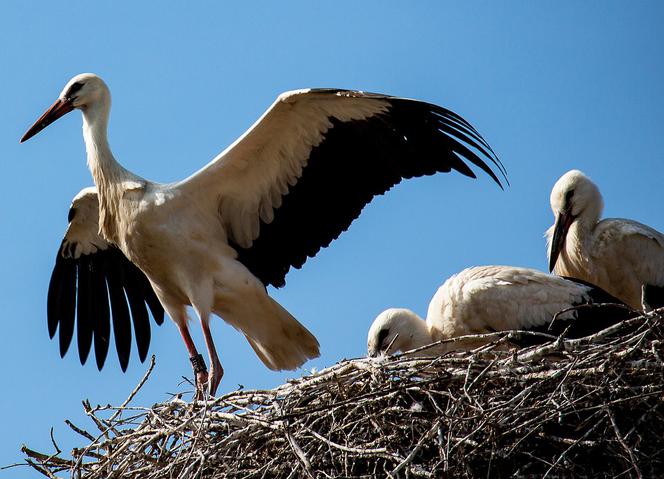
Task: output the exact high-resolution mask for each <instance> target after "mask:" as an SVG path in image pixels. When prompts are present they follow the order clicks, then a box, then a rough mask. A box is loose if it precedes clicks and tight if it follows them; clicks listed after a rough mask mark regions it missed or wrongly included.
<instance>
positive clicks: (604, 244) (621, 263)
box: [546, 170, 664, 310]
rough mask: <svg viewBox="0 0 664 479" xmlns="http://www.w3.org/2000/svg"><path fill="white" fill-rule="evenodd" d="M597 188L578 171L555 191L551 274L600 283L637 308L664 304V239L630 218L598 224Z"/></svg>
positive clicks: (599, 203) (549, 232)
mask: <svg viewBox="0 0 664 479" xmlns="http://www.w3.org/2000/svg"><path fill="white" fill-rule="evenodd" d="M603 208H604V202H603V200H602V195H601V194H600V192H599V188H597V186H596V185H595V183H593V182H592V181H591V180H590V178H588V177H587V176H586V175H584V174H583V173H582V172H580V171H579V170H571V171H568V172H567V173H565V174H564V175H563V176H561V177H560V179H559V180H558V181H557V182H556V184H555V185H554V186H553V190H552V191H551V209H552V210H553V215H554V217H555V223H554V224H553V226H551V228H549V229H548V230H547V232H546V238H547V243H548V255H549V271H552V272H554V273H556V274H559V275H561V276H570V277H573V278H579V279H582V280H584V281H588V282H590V283H593V284H596V285H597V286H599V287H600V288H603V289H605V290H606V291H608V292H609V293H611V294H612V295H613V296H615V297H617V298H620V299H621V300H622V301H623V302H625V303H626V304H628V305H629V306H631V307H632V308H634V309H637V310H638V309H641V308H642V307H644V306H647V305H649V306H650V307H660V306H664V235H662V233H660V232H659V231H656V230H654V229H653V228H650V227H649V226H646V225H644V224H641V223H638V222H636V221H632V220H626V219H620V218H607V219H603V220H601V221H600V216H601V215H602V209H603Z"/></svg>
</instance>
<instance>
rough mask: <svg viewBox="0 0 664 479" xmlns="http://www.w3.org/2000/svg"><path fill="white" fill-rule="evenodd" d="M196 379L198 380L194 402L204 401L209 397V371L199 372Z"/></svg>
mask: <svg viewBox="0 0 664 479" xmlns="http://www.w3.org/2000/svg"><path fill="white" fill-rule="evenodd" d="M194 377H195V378H196V394H194V401H203V400H205V399H207V397H208V388H207V386H208V377H209V374H208V372H207V370H204V371H198V372H197V373H196V374H195V375H194Z"/></svg>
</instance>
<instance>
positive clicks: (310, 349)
mask: <svg viewBox="0 0 664 479" xmlns="http://www.w3.org/2000/svg"><path fill="white" fill-rule="evenodd" d="M269 299H270V301H271V302H272V306H273V316H272V318H271V320H270V325H269V327H268V328H267V329H266V330H264V331H262V333H263V334H260V337H258V336H257V335H252V336H249V334H247V333H246V332H245V336H246V338H247V341H249V344H251V347H252V348H254V351H255V352H256V354H257V355H258V357H259V358H260V359H261V361H263V363H264V364H265V365H266V366H267V367H268V368H270V369H272V370H274V371H280V370H282V369H289V370H292V369H296V368H297V367H298V366H301V365H302V364H304V363H305V362H306V361H307V360H309V359H313V358H317V357H318V356H320V350H319V344H318V340H317V339H316V337H315V336H314V335H313V334H311V333H310V332H309V331H308V330H307V328H305V327H304V326H302V325H301V324H300V323H299V322H298V321H297V320H296V319H295V318H294V317H293V316H292V315H291V314H290V313H289V312H288V311H286V309H284V308H283V307H282V306H281V305H280V304H279V303H277V302H276V301H274V300H273V299H272V298H269Z"/></svg>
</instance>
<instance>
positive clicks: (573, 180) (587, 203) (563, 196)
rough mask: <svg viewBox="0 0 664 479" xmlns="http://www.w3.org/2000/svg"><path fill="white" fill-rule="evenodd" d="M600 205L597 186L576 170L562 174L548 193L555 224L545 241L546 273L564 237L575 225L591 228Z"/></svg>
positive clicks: (562, 243) (556, 258) (558, 251)
mask: <svg viewBox="0 0 664 479" xmlns="http://www.w3.org/2000/svg"><path fill="white" fill-rule="evenodd" d="M603 208H604V201H603V200H602V195H601V193H600V192H599V188H597V185H595V183H593V182H592V181H591V180H590V178H588V177H587V176H586V175H584V174H583V173H582V172H580V171H579V170H571V171H568V172H567V173H565V174H564V175H563V176H561V177H560V179H559V180H558V181H557V182H556V184H555V185H554V186H553V190H551V210H552V211H553V216H554V217H555V224H554V225H553V227H552V228H551V229H549V231H548V232H547V236H548V237H549V241H550V247H549V271H553V268H554V266H555V265H556V261H557V260H558V256H559V255H560V252H561V250H562V249H563V247H564V245H565V238H566V237H567V233H568V231H569V229H570V227H571V226H572V224H573V223H574V222H576V221H579V222H584V223H587V224H589V225H594V224H595V223H597V221H598V220H599V217H600V215H601V214H602V209H603Z"/></svg>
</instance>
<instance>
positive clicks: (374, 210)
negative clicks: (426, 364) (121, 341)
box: [0, 1, 664, 478]
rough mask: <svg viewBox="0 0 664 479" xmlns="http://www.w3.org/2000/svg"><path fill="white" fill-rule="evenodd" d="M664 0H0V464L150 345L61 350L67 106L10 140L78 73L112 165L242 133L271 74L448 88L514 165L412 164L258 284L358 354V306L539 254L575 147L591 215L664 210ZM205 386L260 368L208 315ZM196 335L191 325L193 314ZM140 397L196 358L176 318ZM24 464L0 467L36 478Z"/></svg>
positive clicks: (429, 97)
mask: <svg viewBox="0 0 664 479" xmlns="http://www.w3.org/2000/svg"><path fill="white" fill-rule="evenodd" d="M663 23H664V4H662V3H661V2H656V1H652V2H629V3H628V2H617V1H603V2H584V4H583V5H582V4H580V2H576V1H563V2H493V1H476V2H439V1H431V2H424V1H423V2H395V1H366V2H343V1H336V2H326V3H324V2H304V1H301V2H300V1H297V2H189V3H187V4H186V5H185V4H184V3H183V2H177V3H176V2H171V3H170V4H169V3H168V2H167V3H165V2H131V3H129V2H127V3H125V4H121V3H120V2H110V1H105V2H82V1H74V2H66V3H64V4H63V3H62V2H46V1H42V2H6V3H4V4H3V5H2V7H0V45H2V48H0V65H2V74H1V75H0V91H2V92H3V94H2V95H0V168H1V170H0V171H2V179H3V182H2V188H0V198H1V200H0V218H2V222H1V223H0V254H1V255H2V258H1V260H0V262H1V264H2V268H3V269H2V271H3V274H2V275H0V305H1V306H2V308H1V311H2V313H0V314H1V315H2V317H1V318H0V321H2V323H1V324H2V329H3V334H2V335H0V372H1V373H2V390H3V393H2V394H0V410H1V411H3V414H2V416H1V417H0V431H2V434H0V465H4V464H9V463H12V462H17V461H19V460H21V458H22V456H21V453H20V451H19V448H20V445H21V444H22V443H25V444H27V445H28V446H30V447H32V448H35V449H40V450H47V451H50V447H51V446H50V438H49V430H50V428H51V426H53V427H54V428H55V438H56V440H57V441H58V443H59V445H60V447H61V448H62V449H63V450H65V451H69V450H71V448H72V447H73V446H75V445H77V444H80V443H81V442H80V441H79V440H78V438H77V437H75V436H74V435H73V433H70V430H69V428H68V427H67V426H66V425H65V424H64V422H63V421H64V419H66V418H69V419H71V420H73V421H74V422H75V423H77V424H79V425H81V426H85V427H89V426H90V425H89V424H88V422H87V420H86V418H85V416H84V414H83V413H82V409H81V400H82V399H84V398H89V399H90V401H91V402H92V403H93V404H96V403H103V404H105V403H120V402H121V401H122V400H124V398H125V397H126V396H127V394H128V393H129V392H130V391H131V389H132V388H133V387H134V385H135V384H136V383H137V382H138V380H139V379H140V377H141V376H142V375H143V373H144V371H145V369H146V366H145V365H142V364H140V363H139V362H138V360H137V358H136V357H137V354H136V351H135V350H133V351H132V359H131V362H130V365H129V369H128V371H127V373H125V374H123V373H122V372H121V371H120V367H119V365H118V363H117V359H116V358H115V357H113V356H110V355H109V360H108V361H107V365H106V367H105V368H104V371H102V372H101V373H100V372H98V371H97V370H96V367H95V365H94V361H89V362H88V364H87V365H86V366H84V367H82V366H81V365H80V364H79V362H78V357H77V354H76V351H75V350H74V349H75V348H72V350H71V351H70V353H69V354H68V355H67V357H65V359H64V360H61V359H60V358H59V354H58V348H57V344H56V342H54V341H50V340H49V339H48V334H47V329H46V289H47V286H48V280H49V277H50V272H51V268H52V266H53V261H54V256H55V253H56V250H57V248H58V246H59V244H60V241H61V237H62V233H63V231H64V228H65V227H66V218H67V210H68V208H69V203H70V201H71V199H72V197H73V196H74V195H75V194H76V193H77V192H78V191H79V190H80V189H81V188H82V187H84V186H87V185H90V184H92V180H91V177H90V174H89V172H88V170H87V167H86V165H85V152H84V145H83V141H82V137H81V130H80V127H81V118H80V115H79V114H78V113H73V114H70V115H68V116H67V117H65V118H63V119H62V120H60V121H59V122H57V123H56V124H54V125H52V126H51V127H50V128H48V129H47V130H45V131H44V132H42V133H41V134H40V135H39V136H37V137H35V138H34V139H32V140H31V141H30V142H28V143H26V144H23V145H19V143H18V139H19V138H20V137H21V135H22V134H23V133H24V131H25V130H26V129H27V128H28V127H29V126H30V125H31V124H32V122H33V121H34V120H35V119H36V118H37V117H38V116H39V115H40V114H41V113H42V112H43V110H44V109H45V108H46V107H47V106H49V105H50V104H51V102H52V101H53V100H54V99H55V98H56V96H57V95H58V94H59V92H60V90H61V88H62V87H63V86H64V84H65V83H66V82H67V80H68V79H69V78H70V77H72V76H73V75H75V74H77V73H81V72H86V71H91V72H95V73H97V74H99V75H100V76H102V77H103V78H104V79H105V80H106V81H107V83H108V84H109V86H110V88H111V91H112V93H113V110H112V113H111V125H110V141H111V145H112V147H113V150H114V153H115V156H116V157H117V159H118V160H119V161H120V162H121V163H123V164H124V166H126V167H127V168H129V169H131V170H132V171H135V172H136V173H138V174H140V175H142V176H145V177H147V178H150V179H152V180H155V181H162V182H168V181H173V180H177V179H180V178H184V177H186V176H188V175H189V174H191V173H192V172H194V171H195V170H197V169H198V168H200V167H201V166H203V165H204V164H205V163H207V162H208V161H209V160H210V159H211V158H212V157H214V156H215V155H216V154H217V153H218V152H219V151H221V150H222V149H223V148H224V147H225V146H226V145H228V144H229V143H230V142H231V141H233V140H234V139H235V138H236V137H237V136H238V135H240V134H241V133H242V132H243V131H244V130H245V129H246V128H247V127H248V126H249V125H250V124H251V123H252V122H253V121H254V120H255V119H256V118H257V117H258V116H259V115H260V114H261V113H262V112H263V111H264V109H265V108H266V107H267V106H268V105H269V104H270V103H271V102H272V101H273V99H274V98H275V97H276V96H277V95H278V94H279V93H280V92H282V91H285V90H290V89H296V88H306V87H341V88H355V89H363V90H368V91H377V92H382V93H389V94H392V95H400V96H407V97H412V98H418V99H422V100H426V101H429V102H432V103H437V104H440V105H442V106H445V107H448V108H451V109H453V110H454V111H456V112H457V113H459V114H461V115H462V116H464V117H465V118H466V119H468V120H469V121H470V122H471V123H472V124H473V125H475V126H476V127H477V128H478V129H479V130H480V132H481V133H482V134H483V135H484V137H485V138H486V139H487V140H488V141H489V143H490V144H491V145H492V146H493V148H494V150H495V151H496V152H497V153H498V155H499V156H500V158H501V160H502V161H503V163H504V164H505V166H506V168H507V170H508V174H509V179H510V181H511V183H512V186H511V187H510V188H508V189H506V190H505V191H501V190H500V189H499V188H497V187H496V186H495V185H494V184H492V183H491V181H490V180H489V179H488V178H486V177H484V176H482V177H480V179H479V180H475V181H473V180H469V179H467V178H465V177H462V176H460V175H458V174H457V175H455V174H448V175H437V176H435V177H430V178H424V179H417V180H413V181H409V182H405V183H403V184H401V185H399V186H398V187H396V188H394V189H393V190H392V191H390V192H389V193H388V194H387V195H385V196H383V197H380V198H377V199H376V200H375V201H374V202H373V203H372V204H371V205H369V206H368V207H367V208H365V210H364V213H363V215H362V216H361V217H360V218H359V219H358V220H356V221H355V223H354V224H353V225H352V227H351V229H350V230H349V231H348V232H347V233H345V234H344V235H342V236H341V238H340V239H339V240H338V241H336V242H334V243H333V244H332V245H331V246H330V247H329V248H327V249H326V250H323V251H322V252H321V253H319V255H318V256H317V257H316V258H314V259H311V260H309V261H308V262H307V263H306V264H305V266H304V267H303V268H302V269H301V270H296V271H292V272H291V273H290V274H289V276H288V277H287V285H286V287H285V288H283V289H281V290H278V291H273V296H274V297H275V298H276V299H277V300H278V301H279V302H280V303H281V304H283V305H284V306H285V307H286V308H287V309H289V310H290V311H291V312H292V313H293V314H294V315H295V316H296V317H297V318H298V319H299V320H300V321H301V322H302V323H304V324H305V325H306V326H307V327H308V328H309V329H310V330H311V331H312V332H313V333H314V334H316V335H317V337H318V338H319V340H320V343H321V347H322V355H321V357H320V358H319V359H318V360H315V361H311V362H309V363H307V364H306V365H305V370H306V369H310V368H322V367H325V366H328V365H331V364H333V363H334V362H336V361H338V360H340V359H342V358H350V357H356V356H361V355H364V354H365V350H366V332H367V330H368V327H369V325H370V324H371V321H372V320H373V318H374V317H375V316H376V315H377V314H378V313H379V312H380V311H382V310H383V309H385V308H387V307H390V306H403V307H409V308H412V309H413V310H415V311H416V312H418V313H420V314H425V313H426V308H427V305H428V302H429V299H430V298H431V296H432V294H433V293H434V291H435V290H436V289H437V287H438V286H439V285H440V284H441V283H442V282H443V280H444V279H445V278H447V277H448V276H449V275H451V274H453V273H454V272H457V271H459V270H461V269H462V268H465V267H468V266H473V265H480V264H513V265H521V266H529V267H534V268H538V269H545V268H546V257H545V245H544V240H543V238H542V234H543V232H544V230H545V229H546V228H547V227H548V226H549V225H550V224H551V222H552V215H551V212H550V209H549V205H548V198H549V192H550V189H551V187H552V186H553V184H554V183H555V181H556V179H557V178H558V177H559V176H560V175H561V174H563V173H564V172H566V171H567V170H569V169H571V168H579V169H581V170H583V171H585V172H586V173H587V174H589V175H590V176H591V177H592V178H593V179H594V180H595V181H596V182H597V183H598V184H599V186H600V188H601V190H602V192H603V194H604V199H605V204H606V209H605V212H606V215H607V216H619V217H629V218H634V219H637V220H639V221H642V222H644V223H647V224H650V225H651V226H653V227H655V228H657V229H659V230H664V215H662V205H664V188H662V178H663V177H664V135H662V133H661V128H662V125H664V94H663V89H662V85H664V55H662V52H661V48H662V45H664V30H663V29H662V27H661V25H662V24H663ZM212 329H213V333H214V335H215V338H216V341H217V345H218V349H219V351H220V355H221V360H222V363H223V364H224V367H225V376H224V379H223V381H222V384H221V387H220V391H221V392H227V391H229V390H232V389H234V388H236V387H237V385H238V384H242V385H244V386H245V387H248V388H268V387H272V386H275V385H277V384H279V383H281V382H282V381H283V380H284V379H285V378H287V377H293V376H297V375H300V374H302V372H303V371H297V372H288V373H284V374H280V373H274V372H271V371H269V370H267V369H266V368H265V367H264V366H263V365H262V364H261V363H260V361H259V360H258V358H257V357H256V356H255V355H254V354H253V352H252V351H251V349H250V347H249V346H248V345H247V343H246V342H245V341H244V339H243V337H242V336H241V335H240V334H239V333H237V332H236V331H234V330H233V329H232V328H230V327H229V326H227V325H225V324H224V323H223V322H222V321H219V320H215V321H214V322H213V327H212ZM192 330H193V332H194V333H195V340H196V341H197V342H198V344H199V346H200V347H201V348H202V347H203V343H202V339H201V337H200V334H199V331H198V327H197V326H196V323H192ZM150 352H151V353H154V354H156V356H157V366H156V369H155V372H154V374H153V376H152V378H151V380H150V381H149V383H148V384H147V385H146V386H145V388H144V389H143V391H142V392H141V393H140V395H139V396H138V398H137V399H136V402H137V403H140V404H143V405H150V404H152V403H154V402H158V401H163V400H165V399H167V398H168V397H169V396H168V393H169V392H173V391H178V390H182V389H183V387H182V386H179V383H180V381H181V376H185V375H186V376H190V366H189V361H188V360H187V354H186V351H185V348H184V345H183V344H182V341H181V339H180V337H179V334H178V332H177V329H176V328H175V327H174V326H173V324H172V323H170V321H167V322H166V323H165V324H164V325H163V326H162V327H161V328H159V329H158V330H153V342H152V345H151V349H150ZM34 476H35V475H34V474H33V473H32V472H31V471H29V470H28V469H27V468H18V469H12V470H9V471H0V477H16V478H21V477H34Z"/></svg>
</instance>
